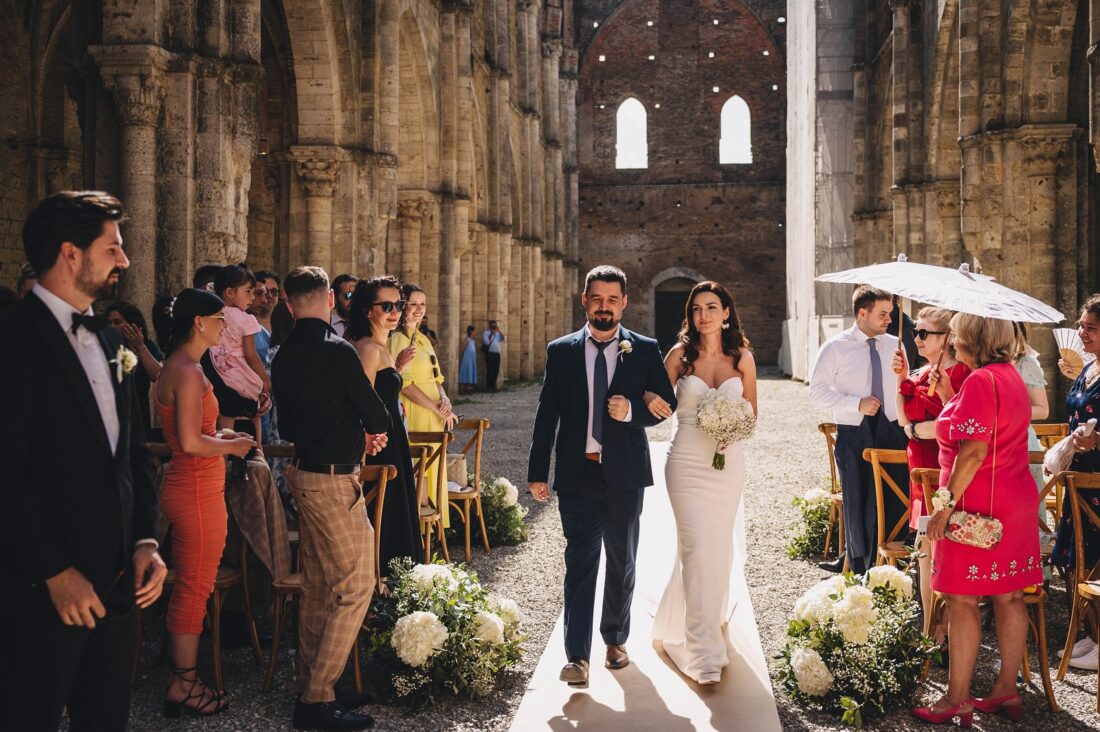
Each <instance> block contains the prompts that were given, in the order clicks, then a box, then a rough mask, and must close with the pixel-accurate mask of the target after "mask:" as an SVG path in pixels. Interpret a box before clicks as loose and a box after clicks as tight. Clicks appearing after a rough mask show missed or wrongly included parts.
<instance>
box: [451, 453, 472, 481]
mask: <svg viewBox="0 0 1100 732" xmlns="http://www.w3.org/2000/svg"><path fill="white" fill-rule="evenodd" d="M447 482H448V483H458V487H459V488H465V487H466V485H467V484H468V483H469V482H470V476H469V473H467V471H466V456H465V455H463V454H462V453H460V452H459V453H455V454H454V455H448V456H447Z"/></svg>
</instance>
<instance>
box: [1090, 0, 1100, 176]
mask: <svg viewBox="0 0 1100 732" xmlns="http://www.w3.org/2000/svg"><path fill="white" fill-rule="evenodd" d="M1087 58H1088V61H1089V97H1090V98H1091V99H1092V104H1091V105H1089V139H1090V142H1091V144H1092V149H1093V160H1094V161H1095V165H1096V171H1097V172H1100V0H1089V50H1088V54H1087Z"/></svg>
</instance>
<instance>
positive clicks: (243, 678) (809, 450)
mask: <svg viewBox="0 0 1100 732" xmlns="http://www.w3.org/2000/svg"><path fill="white" fill-rule="evenodd" d="M537 396H538V388H537V386H535V385H521V386H519V387H516V388H512V389H506V390H504V391H501V392H498V393H496V394H491V395H490V394H475V395H473V396H472V397H469V398H463V399H461V400H459V401H458V403H457V411H458V412H459V413H460V414H462V415H463V416H465V417H486V418H488V419H490V420H492V421H493V423H494V424H493V427H492V429H491V430H490V432H489V433H488V437H487V443H486V453H485V469H486V470H487V472H488V473H490V474H494V475H503V476H505V477H507V478H509V479H511V480H512V481H513V482H515V483H516V484H517V485H520V486H521V488H522V487H523V483H522V481H523V478H524V477H525V472H526V469H525V465H526V459H527V448H528V444H529V439H530V428H531V423H532V421H533V418H534V405H535V402H536V400H537ZM760 407H761V409H760V412H761V414H760V428H759V431H758V433H757V436H756V437H755V438H754V439H753V441H752V443H751V446H750V448H749V451H748V475H749V476H751V477H750V479H749V483H748V485H747V486H746V510H747V515H748V542H749V547H750V551H751V553H752V556H751V557H750V561H749V565H748V578H747V579H748V582H749V587H750V590H751V592H752V599H753V604H754V606H755V609H756V614H757V622H758V623H759V626H760V632H761V635H762V640H763V645H764V650H765V653H766V654H767V656H768V657H769V661H770V662H771V661H772V658H771V657H772V656H774V655H775V653H776V652H777V651H778V649H779V648H780V647H781V645H782V643H783V633H784V631H785V627H786V623H787V618H788V615H789V612H790V609H791V607H792V606H793V604H794V602H795V600H796V599H797V598H798V596H799V595H800V594H801V592H802V591H803V590H804V589H805V588H806V587H808V586H809V585H811V584H812V583H813V582H815V581H817V580H818V579H820V578H821V577H823V576H824V573H823V572H821V571H820V570H819V569H818V568H817V567H816V565H815V564H814V563H812V562H808V561H793V560H789V559H787V557H786V554H785V552H784V547H785V545H786V542H787V540H788V538H789V536H790V533H791V527H792V526H793V525H794V523H795V521H796V519H797V516H796V512H795V510H794V509H793V508H792V507H791V505H790V501H791V498H792V497H794V496H796V495H799V494H801V493H803V492H804V491H805V490H806V489H807V488H809V487H812V486H819V485H821V484H822V480H823V478H824V476H826V475H827V471H828V466H827V463H826V459H825V449H824V442H823V440H822V438H821V437H820V435H819V433H818V432H817V431H816V423H817V422H818V421H820V419H819V418H818V416H817V415H814V414H812V413H811V411H810V410H809V409H808V405H807V402H806V389H805V386H804V385H802V384H799V383H796V382H792V381H789V380H786V379H783V378H781V377H779V376H776V375H773V376H765V378H763V379H762V381H761V384H760ZM654 436H655V437H658V438H659V437H660V436H661V435H654ZM666 437H667V435H666ZM522 495H523V498H522V500H523V501H524V503H525V505H528V506H530V507H531V509H532V510H531V514H530V516H529V517H528V521H529V524H530V527H531V539H530V541H528V542H527V543H525V544H523V545H521V546H518V547H503V548H496V549H494V550H493V552H492V553H491V554H489V555H485V554H483V553H481V552H480V551H479V550H477V549H475V554H474V558H473V562H472V565H473V567H474V568H475V569H476V570H477V571H478V572H479V574H480V575H481V577H482V578H483V579H484V580H485V581H486V582H487V583H488V584H490V585H491V586H492V587H493V589H494V590H496V591H499V592H501V593H503V594H505V595H508V596H511V597H513V598H514V599H515V600H516V601H517V602H518V603H519V604H520V606H521V608H522V609H523V612H524V617H525V624H526V626H527V628H528V630H529V632H530V639H529V640H528V642H527V656H526V658H525V659H524V661H523V662H522V663H521V664H520V666H519V667H518V668H517V669H516V670H515V672H513V673H511V674H507V675H505V676H504V678H502V680H501V686H500V689H499V690H498V692H497V693H496V694H495V695H494V696H493V697H492V698H490V699H488V700H484V701H481V702H478V703H476V704H455V703H451V702H441V703H439V704H437V705H435V706H433V707H432V708H431V709H429V710H427V711H425V712H422V713H419V714H416V715H409V716H407V715H405V714H403V713H402V712H400V711H398V710H396V709H393V708H387V707H381V706H373V707H369V708H368V710H369V711H370V713H371V714H373V715H374V716H375V717H376V719H377V725H376V728H377V729H381V730H410V731H416V730H425V731H427V730H432V731H435V730H462V731H465V730H471V731H472V730H506V729H508V727H509V724H510V722H511V718H512V715H513V714H514V711H515V709H516V708H517V706H518V704H519V701H520V699H521V698H522V696H523V693H524V689H525V686H526V681H527V678H528V677H529V676H530V674H531V673H532V672H533V670H534V668H535V666H536V665H537V663H538V659H539V656H540V655H541V654H542V652H543V650H544V646H545V644H546V641H547V638H548V636H549V634H550V632H551V630H552V628H553V625H554V621H555V618H556V617H557V615H558V613H559V612H560V609H561V597H560V587H561V579H562V575H563V567H562V559H561V556H562V550H563V543H564V542H563V539H562V537H561V528H560V523H559V520H558V516H557V510H556V506H555V505H554V502H553V500H551V502H550V503H548V504H546V505H545V506H540V505H537V504H534V503H533V502H532V501H531V500H530V498H529V497H527V496H526V494H525V493H524V494H522ZM454 552H457V554H454ZM452 553H453V555H454V556H460V555H461V549H460V547H458V546H454V545H452ZM1066 622H1067V612H1066V605H1065V594H1064V588H1063V587H1062V586H1061V584H1060V583H1056V585H1055V591H1054V592H1053V596H1052V597H1051V600H1050V607H1049V618H1048V636H1049V639H1050V641H1051V644H1052V646H1053V648H1052V658H1051V662H1052V663H1054V661H1055V660H1056V659H1055V658H1054V657H1053V652H1054V650H1056V648H1057V647H1058V645H1059V644H1060V642H1061V641H1062V640H1063V639H1064V633H1065V626H1066ZM157 625H158V623H152V624H151V626H157ZM151 631H152V632H151V633H150V634H149V635H150V636H151V637H150V638H149V639H147V641H146V643H145V646H144V649H143V657H142V660H141V667H140V670H139V678H138V682H137V686H136V688H135V690H134V702H133V707H132V714H131V729H134V730H160V729H166V728H171V729H192V728H193V729H203V730H231V729H232V730H270V729H287V728H289V723H288V722H289V718H290V712H291V708H292V701H291V700H292V695H291V688H292V685H293V681H292V679H291V677H290V669H291V665H290V663H289V660H288V658H287V657H286V652H285V650H284V651H283V652H282V653H281V654H280V656H281V658H280V664H279V675H278V677H277V679H276V685H275V689H273V691H272V692H271V693H269V694H263V693H262V692H261V691H260V682H261V680H262V673H261V671H260V669H258V668H257V667H256V666H255V665H254V663H253V661H252V659H251V654H250V652H249V651H247V649H245V650H231V651H227V652H226V653H225V659H226V660H225V666H226V671H225V676H226V689H227V692H228V694H229V697H230V699H231V704H232V708H231V709H230V710H229V711H228V712H227V713H225V714H223V715H220V716H219V717H217V718H215V719H210V720H184V721H180V722H172V723H171V724H169V723H168V722H167V721H166V720H164V719H163V718H162V717H161V716H160V702H161V700H162V698H163V697H162V695H163V687H164V676H165V673H166V670H165V666H164V665H163V663H158V661H157V652H158V650H159V632H158V631H157V630H156V627H151ZM985 641H986V645H985V646H984V647H983V651H982V655H981V657H980V659H979V674H978V679H977V682H976V691H979V692H980V691H981V690H983V689H984V688H986V687H987V686H988V684H989V683H990V674H989V669H990V668H991V664H992V661H993V659H994V657H995V648H994V647H993V646H992V645H990V644H991V643H992V641H993V638H992V634H991V633H990V634H987V636H986V638H985ZM636 642H641V641H640V640H639V641H636ZM551 650H553V649H551ZM265 652H266V649H265ZM202 658H203V659H207V658H208V651H207V649H206V646H205V645H204V648H203V655H202ZM1033 658H1034V657H1033ZM1033 665H1034V664H1033ZM773 672H774V662H773ZM945 681H946V675H945V673H944V672H942V671H934V672H933V674H932V677H931V680H930V682H929V683H928V684H927V685H926V687H925V693H926V695H927V697H928V699H929V700H931V699H932V698H934V695H935V694H937V693H938V691H939V689H941V688H942V686H943V684H944V683H945ZM1095 690H1096V676H1095V674H1089V673H1081V672H1071V673H1070V674H1069V675H1068V676H1067V678H1066V681H1065V682H1063V683H1059V684H1056V685H1055V692H1056V694H1057V696H1058V702H1059V704H1060V705H1061V706H1062V708H1063V711H1062V712H1060V713H1057V714H1051V713H1049V712H1047V711H1046V705H1045V700H1044V698H1043V696H1042V689H1041V687H1039V688H1038V689H1036V688H1035V687H1029V688H1027V689H1026V691H1025V700H1024V701H1025V705H1026V709H1027V715H1028V716H1027V718H1026V719H1027V725H1028V727H1029V728H1030V729H1037V730H1085V729H1100V716H1098V715H1097V714H1096V712H1095V704H1096V701H1095ZM776 700H777V702H778V705H779V713H780V718H781V720H782V722H783V726H784V729H790V730H822V729H839V728H840V725H839V723H838V722H837V721H836V720H834V719H833V718H831V717H829V716H827V715H823V714H819V713H814V712H808V711H805V710H802V709H799V708H796V707H795V706H794V705H792V704H791V702H790V701H789V700H788V699H787V698H786V697H785V696H784V695H783V694H782V693H781V692H777V693H776ZM977 727H978V728H979V729H990V730H993V729H1002V728H1003V729H1008V728H1010V723H1008V722H1005V721H1002V720H1000V719H998V718H994V719H989V718H979V719H978V722H977ZM867 728H868V729H875V730H896V729H914V730H915V729H924V728H925V727H924V726H923V725H920V724H917V723H915V722H914V721H913V720H911V718H910V717H909V716H908V713H907V712H905V711H899V712H897V713H895V714H894V715H892V716H891V717H890V718H888V719H886V720H881V721H878V722H875V723H869V724H868V725H867Z"/></svg>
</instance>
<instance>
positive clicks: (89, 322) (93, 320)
mask: <svg viewBox="0 0 1100 732" xmlns="http://www.w3.org/2000/svg"><path fill="white" fill-rule="evenodd" d="M108 325H109V323H108V322H107V319H106V318H104V317H102V316H100V315H83V314H81V313H73V326H72V328H70V330H72V332H73V335H76V331H77V329H78V328H80V327H81V326H84V328H86V329H87V330H88V332H89V333H98V332H99V331H101V330H103V329H104V328H106V327H107V326H108Z"/></svg>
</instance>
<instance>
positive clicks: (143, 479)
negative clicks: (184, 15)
mask: <svg viewBox="0 0 1100 732" xmlns="http://www.w3.org/2000/svg"><path fill="white" fill-rule="evenodd" d="M122 218H123V213H122V205H121V203H119V201H118V200H117V199H115V198H114V197H113V196H109V195H107V194H106V193H100V192H96V191H81V192H74V191H63V192H60V193H56V194H54V195H52V196H50V197H49V198H47V199H45V200H43V201H42V202H40V203H39V204H38V206H37V207H36V208H35V210H34V211H33V212H32V213H31V214H30V216H29V217H28V218H27V222H26V224H25V225H24V227H23V246H24V250H25V252H26V254H27V259H28V260H29V261H30V262H31V264H32V265H33V266H34V268H35V269H36V271H38V272H39V274H40V275H41V278H40V280H39V282H38V284H36V285H35V286H34V288H33V289H32V290H31V292H30V293H29V294H28V295H27V297H26V298H24V299H23V301H22V302H21V303H20V304H19V306H18V307H17V308H15V309H14V310H11V311H9V312H7V313H5V314H4V316H3V318H0V341H2V342H3V343H4V344H5V347H6V348H7V349H9V350H8V351H7V355H6V356H5V358H3V359H0V383H3V384H5V385H6V386H7V387H8V388H7V389H6V390H5V393H4V396H3V406H2V407H0V505H3V506H4V510H3V512H2V513H0V541H2V542H4V543H5V545H4V547H3V549H2V551H0V576H3V578H4V583H5V589H4V593H3V595H2V596H0V649H3V650H2V651H0V710H2V711H0V719H2V720H3V724H2V725H0V726H3V728H4V729H12V730H16V729H18V730H30V729H57V726H58V723H59V719H60V717H61V711H62V708H63V707H64V706H66V705H67V706H68V709H69V717H70V724H71V726H72V728H73V729H112V730H113V729H124V728H125V727H126V721H127V719H128V717H129V700H130V684H129V677H130V665H131V662H132V660H131V659H132V658H133V639H134V623H135V622H136V619H137V611H136V610H135V607H134V606H135V605H137V606H138V607H143V608H144V607H148V606H149V605H151V604H152V603H153V602H155V601H156V599H157V598H158V597H159V596H160V594H161V590H162V588H163V583H164V578H165V576H166V575H167V569H166V567H165V566H164V562H163V561H161V558H160V556H159V555H158V553H157V542H156V540H155V538H154V537H155V535H156V514H157V511H156V503H157V499H156V492H155V490H154V487H153V474H152V466H151V463H150V461H149V454H148V452H147V451H146V449H145V445H144V433H145V430H144V426H143V424H142V414H141V409H140V405H139V403H138V398H137V391H136V389H135V388H134V376H133V374H132V373H131V372H132V371H133V366H135V365H136V364H137V359H136V357H135V356H134V355H133V353H130V352H128V351H127V350H126V349H125V347H124V343H123V340H122V335H121V334H120V333H119V332H117V331H115V330H114V329H112V328H105V326H106V324H107V322H106V320H105V319H102V318H99V317H97V316H96V315H95V314H94V312H93V311H92V303H93V302H95V301H96V300H100V299H106V298H114V296H115V288H116V286H117V284H118V281H119V278H120V277H121V275H122V272H123V271H124V270H125V269H126V268H127V267H128V266H129V264H130V262H129V260H128V259H127V257H126V254H125V253H124V252H123V250H122V237H121V235H120V234H119V228H118V224H119V221H121V220H122Z"/></svg>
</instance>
